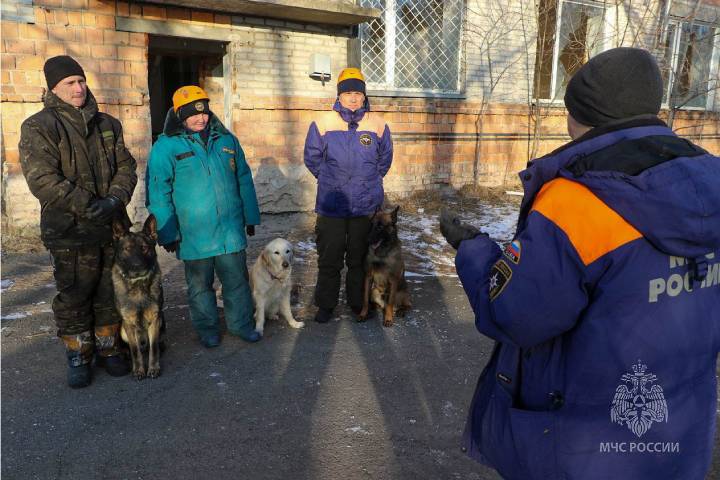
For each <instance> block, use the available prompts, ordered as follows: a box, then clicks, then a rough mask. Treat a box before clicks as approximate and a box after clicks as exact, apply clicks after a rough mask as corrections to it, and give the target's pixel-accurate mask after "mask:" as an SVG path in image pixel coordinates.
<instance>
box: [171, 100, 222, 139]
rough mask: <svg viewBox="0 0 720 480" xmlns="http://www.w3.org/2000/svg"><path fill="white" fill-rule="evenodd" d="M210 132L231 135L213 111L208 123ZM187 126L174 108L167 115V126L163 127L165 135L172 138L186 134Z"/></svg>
mask: <svg viewBox="0 0 720 480" xmlns="http://www.w3.org/2000/svg"><path fill="white" fill-rule="evenodd" d="M208 130H209V131H210V132H217V133H219V134H221V135H225V134H228V133H230V132H229V131H228V129H227V128H225V125H223V124H222V122H221V121H220V119H218V118H217V116H215V114H214V113H212V111H211V112H210V120H209V122H208ZM185 132H186V129H185V125H183V123H182V121H181V120H180V118H179V117H178V116H177V114H176V113H175V110H173V109H172V107H171V108H170V109H169V110H168V112H167V115H165V125H164V126H163V133H164V134H165V135H167V136H168V137H172V136H175V135H180V134H182V133H185Z"/></svg>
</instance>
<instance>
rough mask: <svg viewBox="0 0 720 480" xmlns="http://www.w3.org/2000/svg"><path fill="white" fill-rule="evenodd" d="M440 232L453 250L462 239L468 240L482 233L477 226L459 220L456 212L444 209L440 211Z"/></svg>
mask: <svg viewBox="0 0 720 480" xmlns="http://www.w3.org/2000/svg"><path fill="white" fill-rule="evenodd" d="M440 233H442V234H443V237H445V240H447V242H448V243H449V244H450V245H452V247H453V248H454V249H455V250H457V249H458V247H459V246H460V242H462V241H463V240H470V239H471V238H475V237H477V236H478V235H482V232H481V231H480V230H478V229H477V228H475V227H473V226H472V225H468V224H467V223H463V222H461V221H460V218H459V217H458V216H457V214H456V213H454V212H450V211H448V210H445V209H443V211H442V212H440Z"/></svg>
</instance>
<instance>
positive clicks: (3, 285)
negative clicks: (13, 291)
mask: <svg viewBox="0 0 720 480" xmlns="http://www.w3.org/2000/svg"><path fill="white" fill-rule="evenodd" d="M13 285H15V280H10V279H9V278H6V279H5V280H0V292H4V291H5V290H8V289H9V288H10V287H12V286H13Z"/></svg>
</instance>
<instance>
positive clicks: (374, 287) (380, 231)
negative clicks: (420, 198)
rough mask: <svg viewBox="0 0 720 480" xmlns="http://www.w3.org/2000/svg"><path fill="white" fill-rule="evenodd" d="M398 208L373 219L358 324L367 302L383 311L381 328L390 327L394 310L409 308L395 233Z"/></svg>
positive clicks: (399, 311)
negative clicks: (396, 308) (382, 326)
mask: <svg viewBox="0 0 720 480" xmlns="http://www.w3.org/2000/svg"><path fill="white" fill-rule="evenodd" d="M399 209H400V206H397V207H395V209H393V210H392V211H390V212H385V211H382V210H379V211H377V212H375V214H374V215H373V216H372V219H371V222H372V227H371V229H370V235H369V237H368V243H369V244H370V245H369V248H368V253H367V256H366V257H365V285H364V290H363V308H362V311H361V312H360V314H359V315H358V320H359V321H364V320H365V319H367V315H368V310H369V308H370V301H372V303H373V304H375V305H376V306H377V307H378V308H381V309H383V325H384V326H386V327H391V326H392V324H393V315H394V313H395V307H398V315H402V314H403V313H404V312H405V311H407V310H408V309H410V307H411V305H410V296H409V294H408V291H407V283H406V282H405V263H404V262H403V258H402V246H401V245H400V239H398V234H397V214H398V210H399Z"/></svg>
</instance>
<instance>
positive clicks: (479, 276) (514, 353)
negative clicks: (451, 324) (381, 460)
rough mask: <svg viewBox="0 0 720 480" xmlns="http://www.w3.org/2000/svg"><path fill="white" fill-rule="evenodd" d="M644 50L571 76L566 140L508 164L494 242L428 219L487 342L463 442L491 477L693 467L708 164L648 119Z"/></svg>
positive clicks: (704, 414)
mask: <svg viewBox="0 0 720 480" xmlns="http://www.w3.org/2000/svg"><path fill="white" fill-rule="evenodd" d="M662 97H663V81H662V77H661V75H660V71H659V69H658V66H657V63H656V62H655V59H654V58H653V57H652V56H651V55H650V53H648V52H647V51H645V50H641V49H635V48H616V49H612V50H609V51H607V52H604V53H601V54H599V55H597V56H595V57H593V58H592V59H590V61H589V62H588V63H586V64H585V65H584V66H582V67H581V68H580V69H579V70H578V72H577V73H576V74H575V75H574V76H573V78H572V79H571V80H570V82H569V84H568V86H567V92H566V94H565V105H566V107H567V109H568V131H569V133H570V136H571V138H572V141H571V142H570V143H568V144H566V145H564V146H562V147H561V148H559V149H558V150H556V151H554V152H552V153H551V154H549V155H547V156H545V157H542V158H539V159H536V160H533V161H532V162H530V164H529V166H528V168H527V169H526V170H524V171H523V172H521V173H520V178H521V180H522V183H523V186H524V189H525V196H524V198H523V201H522V204H521V207H520V216H519V221H518V226H517V232H516V235H515V238H514V240H513V241H512V242H511V243H509V244H508V245H507V246H506V247H505V248H504V249H501V248H500V247H498V246H497V245H496V244H495V243H494V242H493V241H491V240H490V239H489V238H488V237H487V235H484V234H481V233H480V232H479V231H478V230H477V229H475V228H474V227H472V226H470V225H468V224H465V223H462V222H461V221H460V220H459V219H458V217H457V216H456V215H454V214H452V213H450V212H447V211H446V212H444V213H443V214H442V215H441V231H442V232H443V234H444V235H445V237H446V238H447V240H448V242H449V243H450V244H451V245H453V246H454V247H455V248H457V257H456V259H455V264H456V267H457V271H458V275H459V277H460V280H461V282H462V284H463V287H464V289H465V292H466V294H467V296H468V299H469V300H470V303H471V305H472V308H473V310H474V312H475V321H476V326H477V328H478V330H479V331H480V332H481V333H483V334H484V335H486V336H489V337H490V338H493V339H495V340H496V346H495V350H494V352H493V354H492V357H491V359H490V361H489V362H488V364H487V366H486V368H485V370H484V372H483V373H482V375H481V377H480V380H479V382H478V386H477V389H476V392H475V396H474V398H473V401H472V405H471V407H470V414H469V417H468V422H467V427H466V431H465V448H466V449H467V453H468V454H469V455H470V456H471V457H473V458H475V459H477V460H478V461H480V462H483V463H485V464H487V465H490V466H492V467H494V468H495V469H496V470H497V471H498V472H499V473H500V474H501V475H502V476H503V477H504V478H508V479H518V480H520V479H521V480H532V479H566V480H571V479H582V480H593V479H598V480H600V479H602V480H606V479H627V480H630V479H632V480H641V479H683V480H693V479H697V480H699V479H703V478H705V475H706V473H707V472H708V469H709V467H710V461H711V453H712V448H713V437H714V432H715V422H716V420H715V419H716V409H717V382H716V362H717V355H718V350H719V348H720V315H718V312H720V188H719V187H718V185H720V159H719V158H718V157H715V156H713V155H711V154H709V153H708V152H706V151H705V150H703V149H702V148H700V147H698V146H697V145H694V144H692V143H691V142H690V141H688V140H686V139H683V138H681V137H678V136H677V135H676V134H675V133H674V132H673V131H672V130H671V129H669V128H668V127H667V126H666V125H665V124H664V123H663V122H662V121H661V120H660V119H658V117H657V114H658V113H659V110H660V105H661V102H662Z"/></svg>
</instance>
